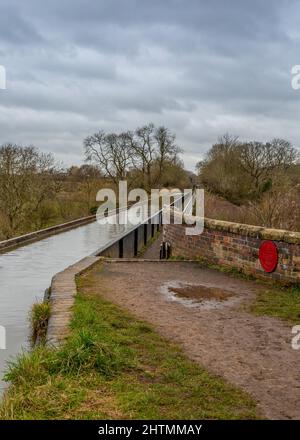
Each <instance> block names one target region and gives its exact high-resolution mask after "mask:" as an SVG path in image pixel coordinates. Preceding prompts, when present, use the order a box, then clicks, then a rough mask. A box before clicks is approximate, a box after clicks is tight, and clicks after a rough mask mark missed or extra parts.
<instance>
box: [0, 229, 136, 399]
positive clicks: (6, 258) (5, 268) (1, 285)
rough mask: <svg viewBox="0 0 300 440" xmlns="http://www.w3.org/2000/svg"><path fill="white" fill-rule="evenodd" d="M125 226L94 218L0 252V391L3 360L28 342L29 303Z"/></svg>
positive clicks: (121, 232)
mask: <svg viewBox="0 0 300 440" xmlns="http://www.w3.org/2000/svg"><path fill="white" fill-rule="evenodd" d="M126 228H127V229H130V228H132V225H131V226H130V225H128V226H125V225H99V224H98V223H97V222H94V223H90V224H88V225H85V226H80V227H78V228H76V229H72V230H70V231H67V232H64V233H60V234H58V235H53V236H51V237H48V238H45V239H43V240H40V241H37V242H35V243H32V244H29V245H26V246H23V247H20V248H17V249H15V250H12V251H10V252H7V253H4V254H0V325H1V326H4V327H5V329H6V349H5V350H3V349H0V392H1V390H3V388H4V387H5V383H4V382H3V380H2V378H3V371H4V370H5V368H6V365H7V362H8V361H9V360H11V359H13V358H14V357H15V356H16V354H17V353H19V352H20V351H21V350H22V348H24V349H27V348H28V346H29V344H28V339H29V333H30V331H29V312H30V309H31V306H32V304H33V303H34V302H35V301H40V300H41V299H42V298H43V296H44V291H45V289H46V288H47V287H49V286H50V283H51V279H52V277H53V275H55V274H56V273H57V272H60V271H62V270H63V269H65V268H66V267H68V266H70V265H71V264H73V263H75V262H76V261H78V260H80V259H82V258H84V257H86V256H88V255H90V254H92V253H94V252H96V251H97V250H98V249H99V248H101V247H102V246H104V245H106V244H107V243H108V242H110V241H111V240H113V239H114V238H118V236H120V235H121V234H123V233H124V232H125V231H126Z"/></svg>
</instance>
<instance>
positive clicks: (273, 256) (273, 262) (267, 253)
mask: <svg viewBox="0 0 300 440" xmlns="http://www.w3.org/2000/svg"><path fill="white" fill-rule="evenodd" d="M259 261H260V264H261V265H262V267H263V269H264V271H265V272H269V273H270V272H274V270H275V269H276V267H277V264H278V249H277V246H276V245H275V243H273V241H270V240H266V241H263V242H262V244H261V246H260V248H259Z"/></svg>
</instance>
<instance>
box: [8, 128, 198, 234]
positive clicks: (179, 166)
mask: <svg viewBox="0 0 300 440" xmlns="http://www.w3.org/2000/svg"><path fill="white" fill-rule="evenodd" d="M83 147H84V158H85V161H86V163H85V164H83V165H81V166H71V167H69V168H65V167H63V166H62V165H60V164H58V163H56V161H55V158H54V156H53V155H52V154H49V153H43V152H40V151H39V150H38V149H37V148H36V147H34V146H21V145H16V144H12V143H7V144H4V145H2V146H1V147H0V240H4V239H7V238H10V237H13V236H16V235H20V234H24V233H27V232H30V231H33V230H37V229H41V228H45V227H48V226H51V225H53V224H57V223H61V222H64V221H68V220H72V219H74V218H78V217H82V216H85V215H89V214H90V213H92V212H95V209H96V193H97V191H98V190H99V189H101V188H103V187H104V186H105V187H112V188H114V189H117V186H118V181H119V180H121V179H126V180H127V181H128V183H129V187H130V185H131V186H133V185H134V186H135V187H142V188H144V189H146V190H150V189H151V188H152V187H158V188H160V187H163V186H178V185H181V187H182V188H184V187H189V186H190V181H189V173H188V172H186V171H185V170H184V167H183V163H182V161H181V160H180V159H179V157H178V154H179V152H180V148H179V147H178V146H177V145H176V140H175V135H174V134H173V133H171V132H170V131H169V130H168V129H167V128H166V127H155V126H154V125H153V124H148V125H145V126H143V127H140V128H137V129H136V130H134V131H132V132H130V131H127V132H124V133H119V134H118V133H104V132H103V131H99V132H97V133H95V134H94V135H91V136H88V137H87V138H86V139H85V140H84V143H83Z"/></svg>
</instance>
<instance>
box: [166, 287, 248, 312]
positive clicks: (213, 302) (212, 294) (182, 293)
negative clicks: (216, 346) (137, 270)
mask: <svg viewBox="0 0 300 440" xmlns="http://www.w3.org/2000/svg"><path fill="white" fill-rule="evenodd" d="M161 292H162V293H163V294H164V295H165V296H167V298H168V300H169V301H176V302H179V303H181V304H182V305H184V306H186V307H193V308H195V307H197V308H201V309H206V310H209V309H216V308H222V307H227V306H232V305H234V304H235V303H236V302H238V301H240V299H241V298H240V296H239V295H238V294H237V293H236V292H234V291H230V290H226V289H221V288H220V287H216V286H212V285H209V284H187V283H180V282H177V281H172V282H169V283H166V284H164V285H163V286H162V287H161Z"/></svg>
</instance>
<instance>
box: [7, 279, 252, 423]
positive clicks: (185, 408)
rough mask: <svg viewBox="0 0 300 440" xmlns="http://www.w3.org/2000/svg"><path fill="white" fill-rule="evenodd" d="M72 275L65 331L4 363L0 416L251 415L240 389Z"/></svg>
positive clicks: (89, 281) (249, 401) (88, 282)
mask: <svg viewBox="0 0 300 440" xmlns="http://www.w3.org/2000/svg"><path fill="white" fill-rule="evenodd" d="M93 283H94V281H93V275H92V274H90V273H87V274H85V275H84V276H82V277H81V278H80V279H79V280H78V289H79V294H78V296H77V297H76V302H75V306H74V316H73V320H72V324H71V327H72V330H71V335H70V337H69V338H68V340H67V341H66V343H65V344H64V345H63V346H61V347H60V348H58V349H53V348H52V349H51V348H49V347H47V346H42V345H40V346H38V347H37V348H35V349H34V350H33V351H32V352H31V353H26V352H24V353H21V354H20V355H19V357H18V358H17V359H16V360H15V362H13V363H11V364H10V365H9V368H8V371H7V373H6V380H8V381H10V382H11V385H10V387H9V389H8V391H7V392H6V394H5V396H4V399H3V401H2V404H1V406H0V418H1V419H97V418H107V419H120V418H126V419H132V418H136V419H253V418H257V417H258V414H257V411H256V404H255V402H254V401H253V400H252V398H250V397H249V396H248V395H247V394H246V393H244V392H243V391H241V390H239V389H237V388H236V387H234V386H232V385H230V384H228V383H227V382H225V381H224V380H223V379H221V378H220V377H216V376H214V375H213V374H210V373H208V372H207V371H206V370H204V369H203V368H201V367H200V366H199V365H198V364H196V363H195V362H192V361H190V360H188V359H187V358H186V357H185V356H184V355H183V353H182V351H181V349H180V348H179V347H178V346H176V345H175V344H173V343H171V342H169V341H167V340H165V339H164V338H162V337H161V336H159V335H158V334H157V333H156V332H154V331H153V329H152V328H151V327H150V326H149V325H148V324H147V323H145V322H143V321H140V320H137V319H135V318H134V317H133V316H132V315H130V314H129V313H127V312H124V311H123V310H122V309H120V308H119V307H117V306H115V305H113V304H112V303H110V302H107V301H105V300H103V299H102V298H101V297H99V296H96V295H93V294H91V293H88V292H90V291H91V288H92V286H93Z"/></svg>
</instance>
